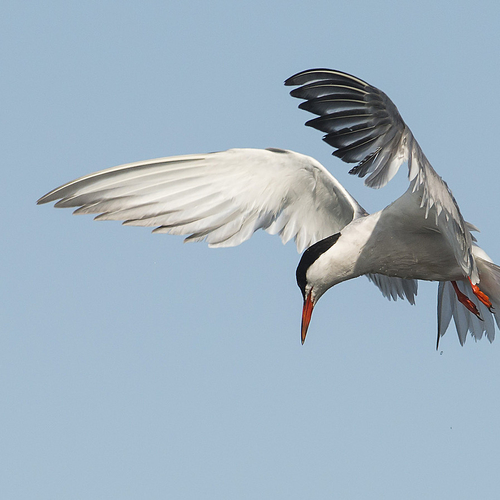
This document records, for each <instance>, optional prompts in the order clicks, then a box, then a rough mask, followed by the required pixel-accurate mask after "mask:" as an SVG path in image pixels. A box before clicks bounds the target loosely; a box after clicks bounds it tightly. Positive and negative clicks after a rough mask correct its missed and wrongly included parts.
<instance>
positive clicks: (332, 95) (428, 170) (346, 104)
mask: <svg viewBox="0 0 500 500" xmlns="http://www.w3.org/2000/svg"><path fill="white" fill-rule="evenodd" d="M285 85H295V86H298V87H297V88H295V89H293V90H292V91H291V92H290V94H291V95H292V96H293V97H297V98H299V99H304V102H302V103H301V104H300V106H299V107H300V108H301V109H304V110H306V111H309V112H311V113H313V114H315V115H317V118H314V119H312V120H310V121H308V122H307V123H306V125H308V126H310V127H314V128H316V129H318V130H321V131H322V132H324V133H325V134H326V135H325V136H324V137H323V140H324V141H325V142H327V143H328V144H330V145H331V146H333V147H334V148H336V151H335V152H334V153H333V154H334V155H335V156H338V157H339V158H341V159H342V160H343V161H345V162H347V163H357V165H356V166H355V167H354V168H352V169H351V170H350V172H349V173H351V174H355V175H358V176H359V177H365V176H367V177H366V180H365V184H366V185H367V186H369V187H372V188H380V187H383V186H385V185H386V184H387V183H388V182H389V181H390V180H391V179H392V177H393V176H394V175H395V174H396V172H397V171H398V170H399V167H400V166H401V165H402V164H403V163H404V162H406V161H407V162H408V177H409V179H410V187H409V189H408V191H407V193H406V194H405V195H403V196H408V197H411V199H412V200H413V202H414V206H415V210H416V211H417V210H422V214H423V216H424V217H426V218H427V217H429V215H431V216H432V217H434V218H435V220H436V226H438V228H439V230H440V231H441V232H442V233H443V235H444V237H445V238H446V239H447V240H448V242H449V244H450V246H451V247H452V249H453V251H454V254H455V257H456V259H457V262H458V263H459V265H460V266H461V268H462V269H463V271H464V273H465V274H466V275H468V276H471V277H472V279H473V281H474V280H477V279H478V274H477V268H476V264H475V262H474V258H473V256H472V249H471V248H472V237H471V234H470V232H469V228H468V227H467V226H466V223H465V221H464V219H463V217H462V215H461V213H460V209H459V207H458V205H457V203H456V201H455V199H454V198H453V195H452V193H451V191H450V190H449V189H448V186H447V185H446V183H445V182H444V181H443V180H442V179H441V177H440V176H439V175H438V174H437V173H436V172H435V170H434V169H433V168H432V166H431V164H430V163H429V161H428V160H427V158H426V157H425V155H424V153H423V151H422V149H421V148H420V146H419V145H418V143H417V141H416V140H415V138H414V137H413V134H412V133H411V131H410V129H409V128H408V126H407V125H406V124H405V122H404V121H403V119H402V118H401V115H400V114H399V111H398V109H397V108H396V106H395V105H394V103H393V102H392V101H391V100H390V99H389V97H387V95H386V94H384V92H382V91H381V90H379V89H377V88H376V87H373V86H372V85H370V84H368V83H367V82H365V81H363V80H361V79H359V78H357V77H355V76H352V75H349V74H347V73H343V72H341V71H336V70H329V69H313V70H308V71H303V72H301V73H297V74H296V75H294V76H292V77H290V78H289V79H288V80H286V81H285Z"/></svg>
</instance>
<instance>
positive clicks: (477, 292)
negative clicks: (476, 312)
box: [469, 278, 493, 312]
mask: <svg viewBox="0 0 500 500" xmlns="http://www.w3.org/2000/svg"><path fill="white" fill-rule="evenodd" d="M469 283H470V286H471V287H472V291H473V292H474V295H475V296H476V297H477V298H478V299H479V300H480V301H481V302H482V303H483V304H484V305H485V306H486V307H487V308H488V309H489V310H490V312H493V311H492V310H491V308H492V307H493V304H492V303H491V300H490V298H489V297H488V296H487V295H486V294H485V293H484V292H482V291H481V290H479V287H478V286H477V285H473V284H472V281H471V280H470V278H469Z"/></svg>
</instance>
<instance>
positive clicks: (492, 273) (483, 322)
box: [436, 254, 500, 349]
mask: <svg viewBox="0 0 500 500" xmlns="http://www.w3.org/2000/svg"><path fill="white" fill-rule="evenodd" d="M484 257H485V258H482V257H479V256H478V255H475V260H476V264H477V268H478V271H479V283H478V285H479V288H480V289H481V291H482V292H483V293H484V294H486V295H487V296H488V297H489V299H490V300H491V303H492V307H491V310H490V309H489V308H488V307H487V306H486V305H485V304H483V303H482V302H481V301H480V300H478V298H477V297H476V295H475V294H474V293H473V291H472V287H471V284H470V282H469V280H463V281H457V282H456V286H458V289H459V290H460V292H462V293H464V294H465V295H466V296H467V297H468V298H469V299H470V300H471V301H472V302H473V303H474V304H475V305H476V307H477V310H478V311H479V316H480V318H478V317H477V316H476V315H475V314H473V313H472V312H471V311H469V310H468V309H467V308H466V307H464V305H463V304H461V303H460V302H459V300H458V298H457V294H456V293H455V290H454V288H453V284H452V283H451V282H450V281H442V282H440V283H439V288H438V336H437V344H436V349H437V348H438V347H439V339H440V338H441V337H442V336H443V335H444V334H445V333H446V330H447V328H448V325H449V324H450V321H451V318H452V317H453V320H454V322H455V326H456V328H457V333H458V340H459V341H460V344H461V345H463V344H464V342H465V339H466V337H467V332H470V334H471V335H472V337H474V339H475V340H479V339H480V338H482V336H483V334H485V335H486V337H487V338H488V340H489V341H490V342H493V340H494V338H495V321H496V323H497V326H498V328H500V317H499V316H500V314H499V311H500V267H499V266H497V265H496V264H494V263H493V262H491V261H489V260H486V259H487V258H488V257H487V255H486V254H484Z"/></svg>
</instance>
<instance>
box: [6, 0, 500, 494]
mask: <svg viewBox="0 0 500 500" xmlns="http://www.w3.org/2000/svg"><path fill="white" fill-rule="evenodd" d="M1 10H2V15H1V17H0V38H1V40H0V58H1V59H0V65H1V68H2V69H1V74H0V99H1V101H2V103H1V110H2V111H1V114H0V127H1V131H0V132H1V133H0V143H1V150H2V168H1V173H2V186H3V188H2V189H3V195H2V213H3V217H2V221H1V226H2V230H1V232H2V239H3V244H2V250H1V256H2V258H1V264H0V265H1V276H2V278H1V283H2V285H1V289H0V293H1V300H0V314H1V326H0V328H1V335H0V397H1V401H0V402H1V404H0V449H1V453H0V460H1V462H2V463H1V466H0V491H1V492H2V493H1V496H2V498H6V499H10V500H15V499H37V500H44V499H50V500H58V499H64V500H67V499H92V500H96V499H120V500H126V499H145V498H147V499H179V500H184V499H197V500H198V499H217V500H220V499H225V498H230V499H242V500H246V499H287V500H295V499H305V498H314V499H323V498H325V499H326V498H333V499H335V498H342V499H366V498H370V499H378V498H380V499H384V500H387V499H398V500H400V499H402V498H404V499H422V498H429V499H434V498H436V499H448V498H453V499H471V498H481V499H496V498H499V491H500V477H499V474H498V464H499V458H500V457H499V455H500V451H499V450H500V432H499V429H498V428H499V424H498V419H499V415H500V338H499V339H497V341H496V342H494V343H493V344H492V345H490V344H489V342H488V341H487V340H485V339H483V340H482V341H480V342H477V343H476V342H474V341H473V340H471V339H470V338H469V339H468V341H467V343H466V345H465V346H464V347H460V345H459V342H458V338H457V335H456V331H455V329H454V326H450V329H449V331H448V333H447V334H446V336H445V337H444V338H443V339H442V342H441V352H439V351H438V352H436V350H435V340H436V329H437V326H436V293H437V285H436V284H435V283H420V288H419V295H418V297H417V305H416V306H410V305H409V304H408V303H407V302H401V301H398V302H396V303H394V302H389V301H388V300H386V299H385V298H383V297H382V295H381V293H380V292H379V290H378V289H377V288H376V287H375V286H373V285H372V284H370V283H369V282H368V281H367V280H366V279H365V278H358V279H357V280H353V281H352V282H348V283H344V284H341V285H339V286H337V287H334V288H333V289H331V290H330V291H329V292H328V293H327V294H326V295H325V296H324V297H323V298H322V299H321V301H320V302H319V304H318V306H317V308H316V310H315V311H314V315H313V318H312V322H311V326H310V330H309V334H308V338H307V342H306V343H305V345H304V346H301V344H300V317H301V308H302V297H301V294H300V291H299V289H298V287H297V285H296V283H295V268H296V265H297V263H298V260H299V255H298V254H297V252H296V250H295V247H294V245H293V244H289V245H287V246H283V245H282V244H281V241H280V240H279V238H277V237H272V236H269V235H268V234H266V233H262V234H256V235H254V237H253V238H252V239H251V240H250V241H248V242H246V243H244V244H243V245H241V246H240V247H237V248H232V249H222V250H209V249H208V248H207V246H206V245H205V244H203V243H202V244H187V245H185V244H183V243H182V238H179V237H174V236H168V235H167V236H166V235H151V234H150V232H149V231H148V230H147V229H144V228H133V227H122V226H121V225H120V224H119V223H109V222H108V223H106V222H100V223H97V222H94V221H93V220H92V218H91V217H85V216H80V217H74V216H72V215H71V212H70V211H69V210H55V209H54V208H52V207H50V206H36V205H35V202H36V200H37V199H38V198H39V197H40V196H41V195H43V194H45V193H46V192H48V191H49V190H51V189H52V188H54V187H56V186H58V185H60V184H62V183H64V182H67V181H69V180H72V179H74V178H76V177H79V176H82V175H84V174H87V173H90V172H93V171H96V170H100V169H103V168H106V167H111V166H114V165H118V164H121V163H127V162H133V161H138V160H145V159H149V158H156V157H161V156H170V155H176V154H187V153H201V152H208V151H216V150H223V149H227V148H230V147H260V148H264V147H280V148H288V149H293V150H296V151H299V152H302V153H305V154H309V155H311V156H314V157H315V158H317V159H318V160H319V161H321V162H322V163H323V164H324V165H325V166H326V167H327V168H329V169H330V171H331V172H333V173H334V175H335V176H336V177H337V178H338V179H339V180H340V181H341V182H342V183H343V184H344V185H345V186H346V188H347V189H348V190H349V191H350V192H351V194H352V195H353V196H354V197H355V198H356V199H357V200H358V201H359V202H360V203H361V204H362V205H363V206H364V207H365V208H366V209H367V210H369V211H374V210H378V209H380V208H382V207H384V206H385V205H386V204H388V203H389V202H390V201H392V200H393V199H394V198H395V197H396V196H397V195H398V194H399V193H401V192H402V191H403V190H404V189H405V188H406V175H405V172H404V171H403V170H404V169H402V171H401V172H400V173H399V175H398V176H397V178H396V179H394V180H393V181H392V182H391V185H390V186H388V187H387V188H385V189H383V190H380V191H373V190H369V189H368V188H366V187H364V186H363V183H362V181H360V180H359V179H357V178H353V177H351V176H349V175H348V174H347V170H348V168H349V167H348V166H347V165H346V164H344V163H342V162H341V161H340V160H338V159H336V158H334V157H332V156H331V149H330V148H329V147H328V146H327V145H326V144H325V143H323V142H322V141H321V133H319V132H318V131H315V130H312V129H309V128H306V127H304V125H303V123H304V122H305V121H306V120H307V119H309V118H310V116H308V115H307V113H305V112H302V111H300V110H298V109H297V105H298V104H299V101H298V100H296V99H292V98H291V97H290V96H289V95H288V92H289V89H288V88H285V87H284V86H283V81H284V80H285V79H286V78H287V77H289V76H291V75H292V74H294V73H296V72H298V71H301V70H304V69H309V68H313V67H331V68H336V69H340V70H344V71H347V72H349V73H353V74H355V75H356V76H359V77H360V78H362V79H365V80H367V81H368V82H370V83H371V84H373V85H375V86H377V87H379V88H381V89H382V90H384V91H385V92H386V93H387V94H388V95H389V96H390V97H391V98H392V99H393V100H394V102H395V103H396V104H397V106H398V107H399V110H400V112H401V113H402V115H403V117H404V119H405V120H406V122H407V123H408V124H409V126H410V127H411V129H412V131H413V132H414V134H415V136H416V137H417V140H418V141H419V143H420V145H421V146H422V148H423V149H424V151H425V153H426V154H427V156H428V158H429V159H430V161H431V162H432V164H433V165H434V167H435V168H436V170H437V171H438V173H439V174H440V175H442V176H443V178H444V179H445V180H446V181H447V182H448V184H449V185H450V187H451V188H452V190H453V192H454V194H455V197H456V198H457V200H458V201H459V204H460V206H461V209H462V212H463V214H464V216H465V218H466V219H467V220H470V221H471V222H473V223H475V224H476V225H477V226H479V228H480V229H481V231H482V232H481V234H480V235H479V243H480V244H481V246H483V248H485V249H486V251H487V252H488V253H489V254H490V255H491V257H492V258H493V259H495V260H496V261H497V262H500V245H499V243H500V221H499V219H498V216H497V213H498V208H499V203H500V202H499V195H498V193H499V191H498V186H499V183H500V169H499V167H498V164H499V159H498V140H499V139H498V134H499V132H500V122H499V120H498V116H500V97H499V96H500V93H499V91H498V85H499V83H498V82H499V81H500V66H499V56H500V36H499V25H500V3H498V2H497V1H494V0H490V1H474V2H472V1H458V2H454V3H450V2H436V1H435V0H432V1H418V2H408V1H401V0H398V1H389V0H379V1H377V2H372V1H356V0H350V1H349V2H339V1H332V0H329V1H310V2H296V3H294V2H290V1H275V2H273V1H270V0H265V1H260V0H259V1H253V2H230V1H227V0H224V1H222V0H210V1H207V2H201V1H191V0H183V1H182V2H180V1H175V2H174V1H147V0H141V1H121V2H110V1H105V0H99V1H85V2H67V1H54V0H52V1H51V0H48V1H45V2H29V1H27V2H21V1H18V0H16V1H10V0H4V1H3V2H2V9H1ZM499 337H500V335H499Z"/></svg>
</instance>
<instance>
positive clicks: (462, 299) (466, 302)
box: [451, 281, 484, 319]
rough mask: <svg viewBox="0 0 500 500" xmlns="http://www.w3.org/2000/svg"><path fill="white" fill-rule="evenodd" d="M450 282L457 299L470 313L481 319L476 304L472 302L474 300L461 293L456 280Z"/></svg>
mask: <svg viewBox="0 0 500 500" xmlns="http://www.w3.org/2000/svg"><path fill="white" fill-rule="evenodd" d="M451 284H452V285H453V289H454V290H455V293H456V294H457V299H458V301H459V302H460V303H461V304H463V305H464V306H465V307H466V308H467V309H468V310H469V311H470V312H471V313H472V314H475V315H476V316H477V317H478V318H479V319H482V318H481V316H480V315H479V311H478V310H477V307H476V304H474V302H472V300H470V299H469V297H467V295H465V293H462V292H461V291H460V290H459V289H458V285H457V282H456V281H452V282H451ZM471 284H472V283H471ZM474 293H475V292H474ZM481 293H482V292H481ZM483 295H484V294H483ZM478 298H479V297H478Z"/></svg>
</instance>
